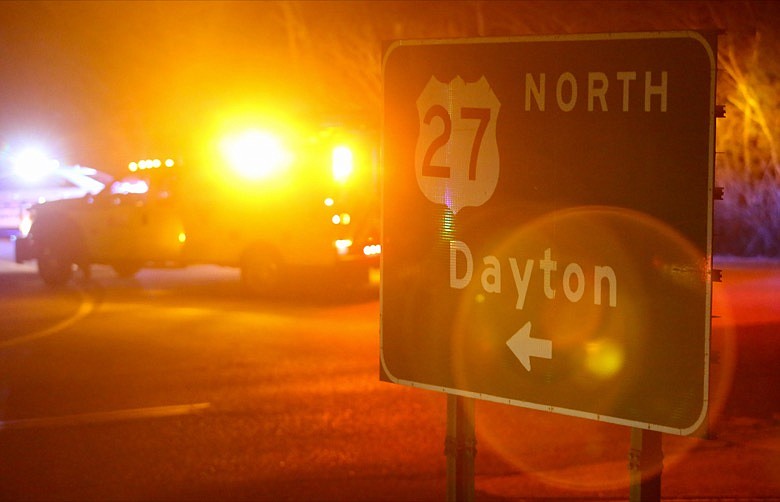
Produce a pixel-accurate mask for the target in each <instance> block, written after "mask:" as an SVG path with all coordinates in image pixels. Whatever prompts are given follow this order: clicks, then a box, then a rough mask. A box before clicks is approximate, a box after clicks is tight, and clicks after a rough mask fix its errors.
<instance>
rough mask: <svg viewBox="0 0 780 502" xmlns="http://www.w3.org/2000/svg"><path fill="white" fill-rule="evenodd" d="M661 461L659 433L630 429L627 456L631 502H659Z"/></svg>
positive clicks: (662, 458)
mask: <svg viewBox="0 0 780 502" xmlns="http://www.w3.org/2000/svg"><path fill="white" fill-rule="evenodd" d="M663 461H664V454H663V450H662V448H661V433H660V432H658V431H650V430H644V429H639V428H636V427H632V428H631V451H630V452H629V455H628V469H629V476H630V486H629V500H630V501H631V502H660V500H661V472H662V471H663Z"/></svg>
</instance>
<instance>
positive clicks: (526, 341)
mask: <svg viewBox="0 0 780 502" xmlns="http://www.w3.org/2000/svg"><path fill="white" fill-rule="evenodd" d="M506 344H507V346H508V347H509V350H511V351H512V353H513V354H514V355H515V357H517V358H518V359H519V360H520V363H521V364H522V365H523V367H524V368H525V369H526V370H527V371H531V358H532V357H541V358H542V359H552V340H545V339H543V338H531V321H528V322H526V323H525V325H524V326H523V327H522V328H520V329H518V330H517V332H516V333H515V334H514V335H512V338H510V339H509V340H507V341H506Z"/></svg>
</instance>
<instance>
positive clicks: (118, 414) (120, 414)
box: [0, 403, 211, 431]
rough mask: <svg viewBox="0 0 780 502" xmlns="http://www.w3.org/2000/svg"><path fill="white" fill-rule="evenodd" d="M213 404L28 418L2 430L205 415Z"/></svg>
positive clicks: (0, 424)
mask: <svg viewBox="0 0 780 502" xmlns="http://www.w3.org/2000/svg"><path fill="white" fill-rule="evenodd" d="M210 407H211V403H195V404H178V405H171V406H153V407H149V408H130V409H125V410H112V411H101V412H96V413H80V414H77V415H63V416H56V417H41V418H27V419H21V420H7V421H0V431H1V430H22V429H44V428H52V427H73V426H78V425H92V424H102V423H109V422H122V421H126V420H140V419H146V418H164V417H174V416H180V415H194V414H197V413H203V412H204V411H206V410H207V409H208V408H210Z"/></svg>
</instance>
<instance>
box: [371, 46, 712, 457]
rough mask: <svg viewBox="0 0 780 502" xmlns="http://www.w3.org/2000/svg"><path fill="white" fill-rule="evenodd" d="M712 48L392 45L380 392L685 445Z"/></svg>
mask: <svg viewBox="0 0 780 502" xmlns="http://www.w3.org/2000/svg"><path fill="white" fill-rule="evenodd" d="M716 48H717V40H716V36H715V34H702V33H699V32H692V31H682V32H653V33H613V34H591V35H570V36H569V35H567V36H547V37H512V38H499V39H490V38H488V39H461V40H439V41H436V40H434V41H400V42H396V43H394V44H392V45H390V46H389V47H388V49H387V50H386V53H385V57H384V66H383V72H384V77H383V78H384V90H385V93H384V124H383V128H384V133H383V154H382V187H383V216H382V227H383V230H382V232H383V242H382V272H381V274H382V285H381V340H380V346H381V348H380V367H381V370H380V371H381V378H382V379H384V380H387V381H390V382H394V383H398V384H402V385H409V386H414V387H419V388H424V389H430V390H436V391H441V392H445V393H448V394H450V395H452V396H458V397H462V398H469V399H483V400H489V401H494V402H500V403H505V404H510V405H515V406H522V407H526V408H530V409H536V410H542V411H548V412H554V413H560V414H564V415H571V416H576V417H582V418H588V419H593V420H599V421H605V422H609V423H614V424H619V425H624V426H628V427H632V428H635V429H636V430H641V431H652V433H653V434H656V433H669V434H677V435H688V434H694V433H696V432H697V431H698V430H699V429H700V428H702V427H703V426H704V425H705V423H706V417H707V403H708V383H709V382H708V381H709V343H710V322H711V291H712V290H711V279H712V277H711V275H712V268H711V266H712V204H713V177H714V138H715V115H716V107H715V76H716V59H717V58H716ZM659 437H660V436H659ZM659 451H660V450H659Z"/></svg>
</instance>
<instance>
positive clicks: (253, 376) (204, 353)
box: [0, 241, 780, 500]
mask: <svg viewBox="0 0 780 502" xmlns="http://www.w3.org/2000/svg"><path fill="white" fill-rule="evenodd" d="M10 249H11V248H10V243H9V242H8V241H1V242H0V316H1V317H0V320H1V323H2V324H0V499H3V500H444V499H446V493H447V483H446V460H445V457H444V436H445V430H446V402H447V399H446V396H445V395H443V394H439V393H435V392H430V391H424V390H419V389H412V388H406V387H401V386H397V385H392V384H388V383H383V382H380V381H379V377H378V375H379V363H378V355H379V335H378V330H379V300H378V296H377V293H376V291H371V290H367V291H366V290H352V291H348V292H343V291H341V290H340V289H334V288H333V287H332V285H325V286H318V287H313V286H308V287H304V288H303V290H302V291H300V290H294V291H288V292H285V293H283V294H280V295H278V296H276V297H275V298H266V299H257V298H254V299H251V298H246V297H244V296H243V295H242V293H241V290H240V288H239V285H238V273H237V272H236V271H234V270H231V269H222V268H217V267H194V268H191V269H186V270H156V271H148V270H147V271H142V272H141V273H140V274H139V275H138V276H137V277H136V278H135V279H129V280H128V279H125V280H123V279H118V278H116V277H114V276H113V275H112V273H111V272H110V271H109V270H108V269H102V268H96V270H95V271H94V277H93V279H92V281H90V282H85V281H83V280H77V281H75V282H74V284H73V285H71V286H69V287H67V288H65V289H60V290H51V289H49V288H46V287H45V286H43V284H42V283H41V282H40V281H39V280H38V278H37V276H36V275H35V268H34V266H33V265H18V264H15V263H13V262H12V257H11V256H12V255H11V253H10ZM722 267H723V268H725V274H724V276H725V282H724V283H723V284H717V285H716V287H715V301H714V303H715V305H714V313H715V314H718V315H720V316H721V317H720V318H719V319H716V320H715V323H714V332H713V353H714V356H713V359H714V363H713V366H712V374H713V378H712V393H711V396H712V406H711V408H712V410H713V413H712V416H711V419H710V423H711V430H710V437H709V438H708V439H697V438H680V437H673V436H664V444H663V447H664V453H665V459H664V471H663V477H662V494H663V498H664V500H678V499H680V500H690V499H699V500H710V499H718V498H722V499H732V500H733V499H742V500H755V499H773V498H774V499H780V399H778V398H780V390H778V389H780V372H779V371H778V369H777V364H778V361H780V349H779V348H780V310H779V309H778V308H777V306H778V305H779V304H780V302H778V291H780V267H778V266H777V265H776V264H773V263H763V264H758V265H757V264H755V263H744V262H733V261H729V262H725V263H723V264H722ZM476 430H477V441H478V444H477V449H478V454H477V459H476V481H475V484H476V498H477V500H533V499H549V498H563V499H571V500H588V499H599V500H625V499H627V497H628V485H627V484H628V470H627V464H628V451H629V430H628V429H626V428H624V427H620V426H615V425H610V424H604V423H600V422H594V421H589V420H583V419H576V418H570V417H563V416H558V415H553V414H550V413H543V412H537V411H530V410H523V409H519V408H513V407H509V406H503V405H499V404H491V403H485V402H477V404H476Z"/></svg>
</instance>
